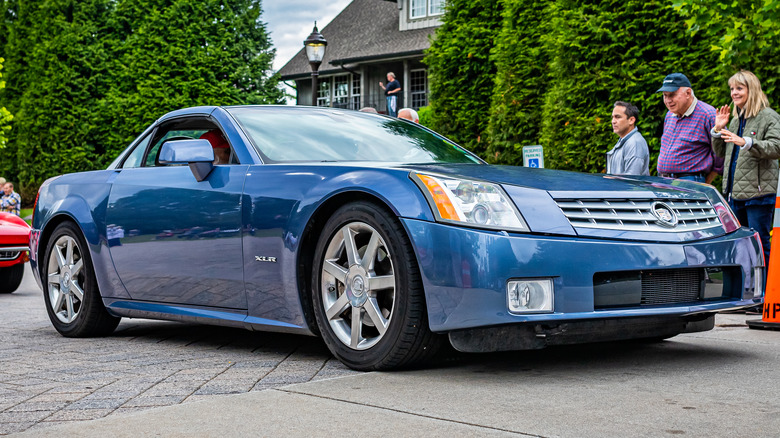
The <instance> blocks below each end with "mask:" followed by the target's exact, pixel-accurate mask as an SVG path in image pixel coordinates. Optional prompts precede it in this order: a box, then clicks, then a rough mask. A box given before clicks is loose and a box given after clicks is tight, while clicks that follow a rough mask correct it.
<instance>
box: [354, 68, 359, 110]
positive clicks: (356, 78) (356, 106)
mask: <svg viewBox="0 0 780 438" xmlns="http://www.w3.org/2000/svg"><path fill="white" fill-rule="evenodd" d="M352 109H353V110H356V109H360V76H358V75H352Z"/></svg>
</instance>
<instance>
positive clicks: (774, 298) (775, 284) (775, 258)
mask: <svg viewBox="0 0 780 438" xmlns="http://www.w3.org/2000/svg"><path fill="white" fill-rule="evenodd" d="M778 230H780V196H778V197H777V199H776V200H775V221H774V224H773V225H772V235H773V236H774V235H775V234H777V232H778ZM778 246H780V241H777V242H774V245H772V247H771V249H770V254H769V266H768V267H767V269H768V271H767V275H766V293H765V294H764V314H763V317H762V318H761V319H760V320H759V319H756V320H753V321H748V322H747V325H748V327H750V328H752V329H764V330H780V250H777V249H776V248H777V247H778Z"/></svg>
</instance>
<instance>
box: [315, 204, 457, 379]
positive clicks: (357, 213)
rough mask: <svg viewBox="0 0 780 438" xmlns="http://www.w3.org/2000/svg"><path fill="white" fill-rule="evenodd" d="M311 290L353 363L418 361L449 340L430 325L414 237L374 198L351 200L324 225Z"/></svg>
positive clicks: (322, 322)
mask: <svg viewBox="0 0 780 438" xmlns="http://www.w3.org/2000/svg"><path fill="white" fill-rule="evenodd" d="M312 288H313V291H312V295H313V302H314V311H315V317H316V319H317V326H318V327H319V330H320V333H322V336H323V339H324V340H325V343H326V344H327V346H328V348H329V349H330V351H331V352H332V353H333V354H334V355H335V356H336V357H337V358H338V359H339V360H341V361H342V362H343V363H344V364H346V365H347V366H349V367H351V368H354V369H357V370H383V369H391V368H398V367H404V366H411V365H414V364H418V363H420V362H423V361H425V360H427V359H429V358H430V357H432V356H433V355H434V354H435V353H436V352H437V351H438V350H439V348H440V346H441V345H442V343H443V342H444V341H445V339H444V337H442V336H440V335H436V334H434V333H431V331H430V329H429V328H428V318H427V311H426V307H425V298H424V294H423V288H422V281H421V279H420V273H419V269H418V267H417V262H416V259H415V256H414V252H413V251H412V247H411V243H410V242H409V240H408V238H407V236H406V234H405V232H404V230H403V228H402V226H401V224H400V223H399V222H398V220H397V219H395V218H394V217H392V215H391V214H390V213H389V212H387V211H386V210H384V209H382V208H381V207H378V206H376V205H374V204H370V203H364V202H356V203H352V204H348V205H346V206H344V207H342V208H340V209H339V210H338V211H336V213H335V214H334V215H333V216H332V217H331V218H330V219H329V220H328V222H327V223H326V224H325V227H324V229H323V231H322V234H321V235H320V238H319V241H318V243H317V248H316V253H315V263H314V265H313V273H312Z"/></svg>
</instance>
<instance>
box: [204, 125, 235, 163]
mask: <svg viewBox="0 0 780 438" xmlns="http://www.w3.org/2000/svg"><path fill="white" fill-rule="evenodd" d="M200 138H202V139H205V140H208V141H209V143H211V147H212V149H214V164H215V165H217V164H230V144H228V142H227V140H225V136H223V135H222V132H221V131H220V130H219V129H211V130H209V131H206V132H205V133H204V134H203V135H201V136H200Z"/></svg>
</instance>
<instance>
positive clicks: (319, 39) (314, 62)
mask: <svg viewBox="0 0 780 438" xmlns="http://www.w3.org/2000/svg"><path fill="white" fill-rule="evenodd" d="M303 45H304V47H306V57H307V58H309V65H310V66H311V105H312V106H317V94H318V93H317V91H318V90H317V85H318V84H317V79H318V76H319V69H320V64H322V59H323V58H324V57H325V47H326V46H327V45H328V42H327V41H326V40H325V37H323V36H322V34H321V33H320V31H319V30H317V22H316V21H315V22H314V30H312V32H311V35H309V37H308V38H306V39H305V40H304V41H303Z"/></svg>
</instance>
